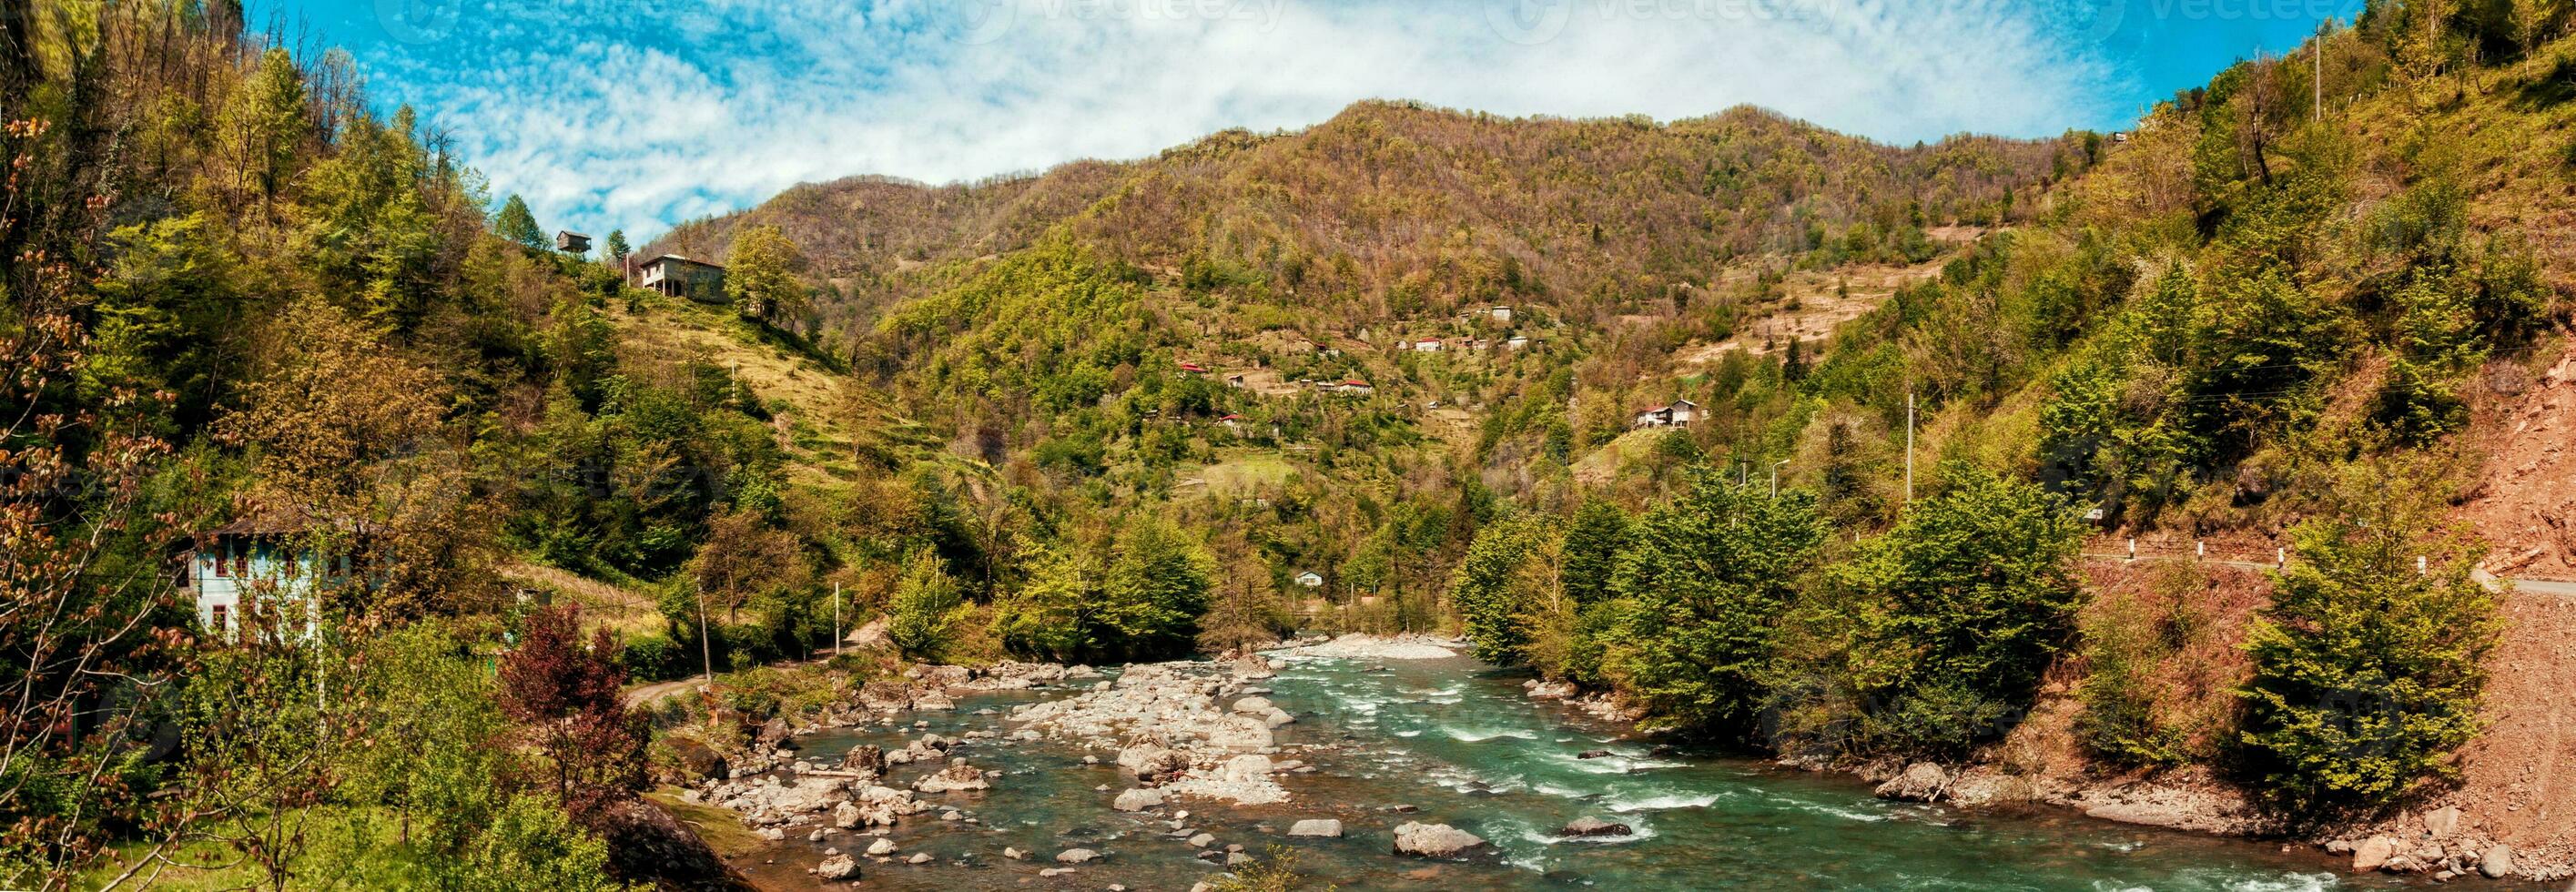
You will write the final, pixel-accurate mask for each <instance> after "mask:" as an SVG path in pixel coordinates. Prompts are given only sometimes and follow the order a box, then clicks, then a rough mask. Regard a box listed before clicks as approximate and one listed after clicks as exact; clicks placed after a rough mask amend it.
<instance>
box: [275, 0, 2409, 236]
mask: <svg viewBox="0 0 2576 892" xmlns="http://www.w3.org/2000/svg"><path fill="white" fill-rule="evenodd" d="M2361 2H2362V0H2063V2H2059V0H1402V2H1374V3H1372V2H1358V0H877V2H831V0H699V2H677V0H267V2H265V3H262V2H259V0H253V2H252V4H251V15H252V20H253V21H254V22H255V23H258V22H270V23H274V26H275V27H276V28H278V29H279V30H281V31H282V32H283V33H288V34H299V33H301V34H309V35H311V36H310V38H308V39H309V40H310V41H311V42H317V43H322V44H327V45H337V46H341V47H344V48H346V49H348V50H349V51H350V53H351V54H352V55H353V56H354V58H355V59H356V60H357V62H358V65H359V67H360V69H361V70H362V71H364V72H365V73H366V75H367V77H368V86H369V90H370V92H371V94H372V96H373V97H374V99H375V100H376V101H377V102H378V103H380V104H383V105H386V106H388V107H390V106H391V105H392V104H394V103H410V104H413V105H415V106H418V107H420V108H421V109H422V110H423V111H424V114H423V118H424V120H425V121H427V122H428V123H430V124H432V125H435V126H439V127H442V128H444V129H446V130H447V131H448V132H449V133H450V134H451V135H452V136H453V137H454V138H455V142H456V145H457V147H458V149H459V151H460V152H461V153H462V154H463V155H464V156H465V158H466V160H467V162H468V163H470V164H472V165H473V166H474V167H475V168H477V169H479V170H481V171H482V172H483V173H484V174H485V175H486V176H487V177H488V178H489V180H490V187H491V191H492V194H493V195H494V196H495V197H496V198H497V197H498V196H501V195H505V194H509V193H513V192H515V193H519V194H521V195H523V196H525V197H526V198H527V199H528V202H529V204H530V205H531V206H532V207H533V208H534V209H535V211H536V212H537V215H538V220H539V222H540V223H543V224H545V225H546V226H548V227H550V228H553V227H562V228H570V229H577V230H583V231H588V232H591V233H594V234H598V233H604V232H606V231H608V230H610V229H617V228H623V229H625V230H626V231H627V232H628V233H629V234H630V235H633V236H638V238H636V239H635V240H636V241H638V242H640V241H642V238H641V236H644V235H647V234H650V233H654V232H659V231H660V230H662V229H663V228H665V227H667V226H669V225H670V224H672V223H674V222H678V221H680V220H685V219H688V218H691V217H696V216H701V215H705V214H713V213H721V212H723V211H726V210H731V209H735V208H739V207H744V206H748V205H751V204H754V203H757V202H759V201H760V200H762V199H764V198H767V197H768V196H770V195H772V194H775V193H777V192H778V191H779V190H781V189H784V188H786V187H788V186H790V185H793V184H795V183H798V182H809V181H822V180H829V179H835V178H838V177H843V176H849V175H852V174H861V173H875V174H890V175H895V176H902V177H909V178H913V179H918V180H924V181H929V182H947V181H952V180H972V179H977V178H982V177H988V176H994V175H999V174H1008V173H1015V172H1023V171H1032V170H1040V169H1044V168H1046V167H1049V166H1052V165H1055V164H1059V163H1062V162H1065V161H1070V160H1074V159H1077V158H1086V157H1097V158H1133V157H1140V156H1144V155H1149V154H1152V153H1153V152H1155V151H1157V150H1160V149H1162V148H1164V147H1167V146H1171V145H1175V144H1178V143H1182V142H1186V141H1189V140H1191V139H1193V138H1196V137H1198V136H1200V135H1203V134H1206V133H1208V132H1210V131H1214V130H1217V129H1221V128H1225V127H1250V128H1253V129H1256V130H1269V129H1276V128H1297V127H1303V126H1306V125H1310V124H1314V123H1316V122H1319V121H1322V120H1324V119H1326V118H1329V117H1331V116H1332V115H1333V113H1334V112H1336V111H1338V110H1340V109H1341V108H1342V107H1344V106H1346V105H1348V104H1350V103H1351V102H1353V101H1356V100H1360V99H1368V98H1400V99H1418V100H1422V101H1425V102H1430V103H1433V104H1435V105H1442V106H1450V107H1458V108H1469V109H1477V110H1482V111H1490V112H1495V113H1499V114H1508V115H1562V116H1594V115H1619V114H1631V113H1642V114H1646V115H1650V116H1653V117H1655V118H1658V119H1662V120H1671V119H1675V118H1683V117H1691V116H1696V115H1702V114H1708V113H1711V112H1716V111H1719V110H1722V109H1725V108H1727V107H1729V106H1733V105H1737V104H1744V103H1751V104H1756V105H1762V106H1766V107H1769V108H1773V109H1777V110H1780V111H1782V112H1785V113H1788V114H1791V115H1795V116H1798V117H1802V118H1807V119H1809V120H1813V121H1816V122H1819V123H1822V124H1825V125H1827V126H1831V127H1834V128H1837V129H1840V130H1845V131H1848V132H1852V133H1858V134H1862V135H1865V136H1869V137H1873V138H1876V139H1880V140H1884V141H1889V142H1901V143H1902V142H1912V141H1915V140H1930V139H1937V138H1939V137H1941V136H1943V135H1946V134H1950V133H1957V132H1963V131H1973V132H1980V133H2000V134H2007V135H2014V136H2043V135H2051V134H2055V133H2058V132H2061V131H2063V130H2065V129H2068V128H2071V127H2087V128H2097V129H2117V128H2119V127H2122V126H2125V125H2126V124H2127V123H2128V122H2130V121H2132V120H2134V119H2135V118H2136V115H2137V113H2138V111H2139V110H2140V109H2142V108H2144V107H2145V106H2146V105H2148V104H2150V103H2152V102H2154V101H2156V100H2158V99H2161V98H2164V97H2167V96H2170V95H2172V94H2173V92H2174V91H2175V90H2177V89H2181V88H2185V87H2189V86H2192V85H2194V84H2198V83H2200V82H2202V81H2205V80H2206V79H2207V78H2208V77H2209V75H2210V74H2212V73H2214V72H2216V71H2218V70H2219V69H2221V68H2223V67H2225V66H2226V65H2227V64H2229V63H2230V62H2232V61H2234V60H2236V59H2238V58H2242V57H2246V56H2250V55H2253V54H2254V53H2256V52H2258V51H2269V52H2280V51H2283V50H2286V49H2289V48H2293V47H2296V46H2297V45H2298V42H2299V40H2300V39H2301V38H2303V37H2305V36H2306V35H2308V34H2310V33H2313V32H2314V30H2315V29H2316V26H2317V23H2318V22H2320V21H2322V20H2324V19H2325V18H2327V17H2329V16H2331V17H2335V18H2339V19H2342V20H2344V21H2350V20H2351V18H2352V16H2353V15H2355V14H2356V13H2357V12H2358V11H2359V9H2360V7H2361Z"/></svg>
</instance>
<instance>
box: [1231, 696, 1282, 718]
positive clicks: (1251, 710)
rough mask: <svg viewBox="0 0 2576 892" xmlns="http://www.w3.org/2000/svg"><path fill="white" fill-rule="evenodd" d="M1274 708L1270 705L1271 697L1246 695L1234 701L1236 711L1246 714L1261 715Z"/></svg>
mask: <svg viewBox="0 0 2576 892" xmlns="http://www.w3.org/2000/svg"><path fill="white" fill-rule="evenodd" d="M1272 708H1273V707H1272V706H1271V705H1270V698H1268V697H1245V698H1243V699H1241V700H1237V701H1234V711H1236V712H1240V713H1243V714H1244V715H1261V714H1263V713H1267V712H1269V711H1270V710H1271V709H1272Z"/></svg>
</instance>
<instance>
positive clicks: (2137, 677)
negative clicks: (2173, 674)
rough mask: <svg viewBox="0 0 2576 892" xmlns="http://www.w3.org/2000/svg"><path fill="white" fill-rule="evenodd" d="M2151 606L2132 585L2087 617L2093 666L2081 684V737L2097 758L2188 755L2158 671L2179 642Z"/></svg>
mask: <svg viewBox="0 0 2576 892" xmlns="http://www.w3.org/2000/svg"><path fill="white" fill-rule="evenodd" d="M2159 625H2160V623H2159V622H2158V618H2157V617H2156V616H2155V615H2154V612H2153V610H2152V609H2151V608H2150V607H2149V606H2148V605H2146V604H2144V603H2141V601H2140V600H2139V598H2138V597H2137V596H2135V595H2133V594H2130V593H2127V592H2114V593H2111V594H2108V595H2105V596H2104V597H2103V600H2102V601H2101V602H2100V603H2098V604H2096V605H2095V606H2094V609H2093V614H2092V615H2091V616H2090V617H2088V618H2087V619H2086V621H2085V622H2084V624H2083V635H2084V661H2085V664H2086V666H2087V672H2086V674H2085V676H2084V681H2083V682H2082V683H2081V684H2080V685H2079V686H2078V687H2077V688H2076V697H2077V699H2079V700H2081V701H2082V702H2083V704H2084V712H2083V713H2082V714H2080V715H2078V716H2076V719H2075V736H2076V739H2077V740H2079V741H2081V742H2082V743H2083V744H2084V747H2085V749H2087V750H2090V751H2092V753H2093V755H2094V756H2095V757H2096V758H2099V759H2102V760H2103V761H2106V762H2109V763H2112V764H2114V765H2122V766H2131V767H2138V766H2150V765H2159V766H2169V765H2178V764H2181V763H2182V762H2184V761H2186V760H2188V758H2189V756H2190V753H2189V752H2188V749H2187V747H2188V745H2189V743H2190V741H2189V739H2188V735H2187V734H2185V733H2184V731H2183V729H2182V728H2179V727H2176V726H2174V725H2171V724H2168V723H2166V722H2165V721H2164V720H2163V718H2162V716H2160V715H2158V708H2159V706H2160V703H2159V698H2158V696H2157V689H2156V680H2155V676H2156V673H2157V672H2158V671H2159V670H2160V669H2162V668H2163V665H2162V664H2163V661H2164V659H2165V658H2167V657H2169V656H2171V654H2172V650H2173V648H2172V647H2170V646H2169V645H2168V643H2167V640H2166V636H2165V635H2164V634H2162V633H2163V630H2162V629H2160V628H2158V626H2159Z"/></svg>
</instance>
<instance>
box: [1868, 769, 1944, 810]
mask: <svg viewBox="0 0 2576 892" xmlns="http://www.w3.org/2000/svg"><path fill="white" fill-rule="evenodd" d="M1948 786H1950V773H1949V772H1947V771H1943V770H1941V766H1939V765H1934V764H1932V763H1930V762H1916V763H1914V764H1912V765H1908V766H1905V770H1904V771H1902V772H1898V773H1897V775H1896V776H1895V777H1891V778H1888V779H1887V782H1886V783H1883V784H1879V785H1878V790H1877V793H1878V798H1880V799H1899V800H1904V801H1907V802H1930V801H1932V800H1934V799H1938V798H1940V796H1941V791H1942V789H1944V788H1946V787H1948Z"/></svg>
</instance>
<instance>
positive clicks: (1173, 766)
mask: <svg viewBox="0 0 2576 892" xmlns="http://www.w3.org/2000/svg"><path fill="white" fill-rule="evenodd" d="M1263 733H1268V732H1267V731H1264V732H1263ZM1118 767H1120V768H1124V769H1126V770H1127V773H1129V774H1132V775H1135V776H1136V777H1139V778H1147V777H1153V776H1156V775H1161V774H1171V773H1174V772H1179V771H1183V770H1187V769H1188V768H1189V767H1190V757H1189V756H1187V755H1185V754H1182V753H1176V752H1173V751H1171V750H1168V749H1164V748H1163V747H1162V745H1160V744H1155V743H1140V744H1137V745H1135V746H1131V747H1128V748H1126V749H1123V750H1119V751H1118Z"/></svg>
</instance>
